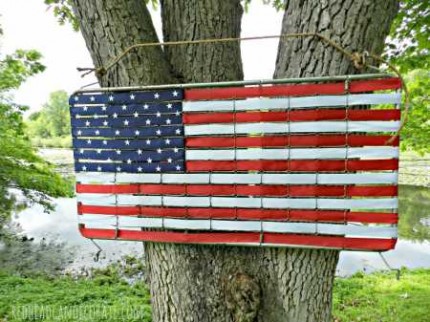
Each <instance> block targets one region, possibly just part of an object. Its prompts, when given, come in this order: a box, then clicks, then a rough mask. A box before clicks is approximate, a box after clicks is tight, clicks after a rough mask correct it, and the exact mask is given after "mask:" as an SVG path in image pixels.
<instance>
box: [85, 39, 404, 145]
mask: <svg viewBox="0 0 430 322" xmlns="http://www.w3.org/2000/svg"><path fill="white" fill-rule="evenodd" d="M308 37H315V38H318V39H319V40H320V41H321V42H323V43H326V44H328V45H330V46H331V47H333V48H334V49H336V50H337V51H339V52H340V53H342V54H343V55H344V56H345V57H347V58H348V59H349V60H350V61H351V62H352V64H353V65H354V67H355V68H356V69H358V70H361V69H364V68H366V67H367V68H370V69H376V70H377V71H378V72H380V70H379V68H377V67H375V66H372V65H370V64H369V63H368V61H367V60H366V58H367V57H370V58H372V59H374V60H375V61H377V62H379V63H381V64H385V65H387V66H388V68H389V69H391V70H392V71H393V72H394V74H396V76H397V77H399V79H400V80H401V81H402V89H403V91H404V93H405V102H404V106H405V108H404V116H403V118H402V121H401V124H400V127H399V130H398V131H397V133H396V135H399V133H400V131H401V130H402V128H403V126H404V124H405V122H406V119H407V116H408V113H409V105H410V97H409V91H408V88H407V86H406V84H405V82H404V79H403V77H402V74H401V73H400V72H399V70H398V69H397V68H396V67H395V66H394V65H393V64H391V63H389V62H388V61H386V60H385V59H383V58H382V57H381V56H379V55H376V54H373V53H369V52H367V51H364V52H362V53H360V52H349V51H347V50H346V49H345V48H343V47H342V46H341V45H339V44H338V43H336V42H334V41H333V40H331V39H330V38H328V37H326V36H324V35H322V34H319V33H314V32H304V33H290V34H281V35H270V36H258V37H243V38H240V37H239V38H233V37H228V38H213V39H199V40H179V41H168V42H149V43H138V44H134V45H132V46H130V47H127V48H126V49H125V50H124V51H123V52H122V53H121V54H119V55H118V56H116V57H115V58H114V59H113V60H111V61H110V62H109V63H108V64H107V65H105V66H101V67H98V68H78V71H79V72H84V73H83V74H82V77H85V76H86V75H88V74H91V73H93V72H94V73H95V75H96V76H98V77H102V76H104V75H105V74H106V73H107V72H108V71H109V70H110V69H111V68H112V67H114V66H115V65H116V64H118V62H119V61H120V60H122V59H123V58H124V57H125V56H127V55H128V54H129V53H130V52H131V51H132V50H134V49H137V48H145V47H158V46H177V45H195V44H216V43H227V42H236V41H238V42H241V41H249V40H262V39H289V38H308ZM394 139H395V135H393V136H392V137H391V138H390V139H389V140H388V141H387V143H392V141H393V140H394Z"/></svg>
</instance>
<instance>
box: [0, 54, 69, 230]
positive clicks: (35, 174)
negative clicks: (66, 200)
mask: <svg viewBox="0 0 430 322" xmlns="http://www.w3.org/2000/svg"><path fill="white" fill-rule="evenodd" d="M40 58H41V55H40V54H39V53H38V52H36V51H33V50H30V51H24V50H17V51H16V52H15V53H13V54H10V55H6V56H5V57H4V58H3V57H0V235H1V234H2V232H1V227H2V226H3V224H4V223H5V221H6V220H7V219H8V217H9V215H10V213H11V211H12V210H14V209H16V208H17V207H19V206H21V205H22V204H23V203H28V202H30V203H31V202H39V203H41V204H43V205H45V206H46V207H48V208H49V206H50V203H49V201H48V196H54V197H55V196H66V195H70V194H71V190H70V186H68V185H66V184H65V183H64V181H63V180H62V179H61V177H60V176H59V175H57V174H55V173H54V172H53V171H52V170H53V169H52V167H51V166H50V165H49V164H48V163H47V162H45V161H43V160H42V159H41V158H40V157H38V156H37V154H36V152H35V151H34V150H33V148H32V147H31V145H30V141H29V139H28V137H27V136H26V134H25V131H24V129H25V126H24V122H23V117H22V113H23V112H24V111H25V110H26V109H27V108H26V107H24V106H19V105H17V104H15V103H13V102H12V99H11V96H10V94H9V91H10V90H13V89H17V88H18V87H19V86H20V85H21V84H22V83H23V82H24V81H25V80H26V79H27V78H28V77H30V76H32V75H34V74H36V73H40V72H42V71H43V70H44V66H43V65H42V64H41V63H40V62H39V59H40ZM11 188H16V189H17V190H18V191H20V192H22V193H23V194H24V197H25V198H24V199H23V198H21V199H23V200H24V202H22V201H23V200H21V202H20V201H18V199H17V197H16V196H17V193H14V192H13V191H12V190H11ZM0 237H1V236H0Z"/></svg>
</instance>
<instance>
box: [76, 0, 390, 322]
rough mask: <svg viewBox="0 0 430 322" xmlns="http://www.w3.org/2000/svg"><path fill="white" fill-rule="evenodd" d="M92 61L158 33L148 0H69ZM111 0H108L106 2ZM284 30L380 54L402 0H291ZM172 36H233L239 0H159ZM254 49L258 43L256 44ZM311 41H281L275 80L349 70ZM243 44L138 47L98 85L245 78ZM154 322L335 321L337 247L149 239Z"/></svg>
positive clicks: (102, 61)
mask: <svg viewBox="0 0 430 322" xmlns="http://www.w3.org/2000/svg"><path fill="white" fill-rule="evenodd" d="M73 1H74V4H75V7H76V12H77V15H78V18H79V19H80V23H81V29H82V32H83V35H84V38H85V40H86V43H87V46H88V49H89V50H90V52H91V55H92V57H93V60H94V63H95V65H96V66H101V65H103V64H106V62H107V61H109V59H110V58H112V57H114V56H115V55H117V54H118V53H120V52H121V51H122V50H123V49H124V48H125V47H127V46H129V45H132V44H134V43H139V42H144V41H147V42H149V41H155V40H156V36H155V32H154V28H153V26H152V22H151V21H150V17H149V13H148V11H147V9H146V7H145V6H144V1H139V0H130V1H120V0H111V1H109V2H108V1H104V0H94V1H84V0H73ZM107 2H108V3H107ZM287 3H288V7H287V9H286V11H285V15H284V20H283V24H282V32H283V33H289V32H307V31H312V32H321V33H323V34H325V35H327V36H329V37H331V38H332V39H333V40H335V41H337V42H339V43H340V44H342V45H343V46H344V47H346V48H347V49H349V50H352V51H353V50H364V49H367V50H371V51H373V52H375V53H380V52H381V50H382V46H383V42H384V39H385V37H386V35H387V34H388V30H389V26H390V24H391V21H392V19H393V17H394V14H395V13H396V11H397V7H398V0H386V1H374V0H359V1H355V0H331V1H328V0H323V1H321V0H290V1H287ZM161 8H162V19H163V32H164V39H165V40H166V41H172V40H191V39H203V38H219V37H237V36H239V33H240V21H241V16H242V9H241V7H240V1H239V0H190V1H176V0H161ZM255 46H259V44H258V43H256V44H255ZM353 72H355V70H354V69H353V68H352V67H351V64H350V62H349V61H348V60H347V59H345V58H344V57H343V56H341V54H340V53H337V52H335V50H334V49H332V48H330V47H328V46H327V45H323V44H321V43H319V42H317V41H315V40H313V39H306V40H303V39H300V40H288V41H285V42H281V43H280V46H279V52H278V58H277V63H276V71H275V77H298V76H315V75H336V74H344V73H353ZM242 77H243V72H242V64H241V58H240V50H239V47H238V45H237V44H234V43H230V44H223V45H219V44H217V45H215V44H214V45H208V44H206V45H197V46H193V45H187V46H179V47H174V48H173V47H172V48H168V49H167V50H166V52H165V53H164V52H161V50H160V49H159V48H153V49H151V50H149V49H145V50H139V51H138V52H136V54H134V55H132V56H130V57H128V58H127V59H126V60H124V61H123V62H121V63H120V64H119V66H117V67H116V68H115V69H113V70H112V72H110V73H108V75H106V76H104V77H100V81H101V82H102V85H104V86H106V85H114V86H121V85H131V84H141V85H144V84H150V83H152V84H159V83H167V82H171V81H172V80H173V81H174V80H178V81H180V82H190V81H196V82H202V81H221V80H239V79H242ZM145 253H146V260H147V272H146V274H147V277H148V279H149V285H150V289H151V296H152V308H153V321H154V322H181V321H195V322H256V321H259V322H279V321H283V322H284V321H285V322H298V321H300V322H306V321H318V322H321V321H329V320H330V310H331V292H332V287H333V278H334V273H335V268H336V264H337V261H338V255H339V253H338V252H337V251H331V250H312V249H286V248H251V247H249V248H245V247H227V246H198V245H171V244H153V243H152V244H151V243H148V244H146V252H145Z"/></svg>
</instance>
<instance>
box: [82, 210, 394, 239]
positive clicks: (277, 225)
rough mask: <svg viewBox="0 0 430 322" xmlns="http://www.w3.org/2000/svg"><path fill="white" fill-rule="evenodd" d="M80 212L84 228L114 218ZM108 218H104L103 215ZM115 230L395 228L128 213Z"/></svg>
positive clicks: (356, 231) (351, 232) (352, 231)
mask: <svg viewBox="0 0 430 322" xmlns="http://www.w3.org/2000/svg"><path fill="white" fill-rule="evenodd" d="M97 217H98V219H97V218H95V217H94V216H93V215H80V216H79V222H80V223H82V224H85V226H87V227H88V228H111V229H112V228H114V227H116V224H117V222H116V218H115V217H112V216H109V217H108V216H104V215H103V216H100V215H99V216H97ZM106 217H108V218H106ZM118 228H119V229H129V228H166V229H179V230H183V229H187V230H188V229H196V230H215V231H257V232H259V231H263V232H275V233H295V234H323V235H325V234H327V235H340V236H351V237H352V236H355V237H365V236H368V237H384V238H395V237H397V228H396V227H391V226H382V225H381V226H364V225H354V224H346V225H344V224H323V223H297V222H273V221H240V220H196V219H191V220H190V219H172V218H165V219H161V218H137V217H130V216H123V217H121V216H120V217H119V222H118Z"/></svg>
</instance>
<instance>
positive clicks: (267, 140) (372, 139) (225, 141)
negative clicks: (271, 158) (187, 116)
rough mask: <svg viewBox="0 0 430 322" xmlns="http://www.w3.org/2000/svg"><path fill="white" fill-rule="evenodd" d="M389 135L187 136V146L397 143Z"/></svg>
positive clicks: (294, 145) (241, 146)
mask: <svg viewBox="0 0 430 322" xmlns="http://www.w3.org/2000/svg"><path fill="white" fill-rule="evenodd" d="M391 138H392V137H391V136H389V135H375V136H372V135H359V134H352V135H281V136H256V137H228V136H227V137H188V138H186V139H185V145H186V147H188V148H206V147H211V148H234V147H238V148H248V147H284V146H291V147H320V146H351V147H356V146H366V145H367V146H379V145H392V146H398V145H399V137H398V136H396V137H395V138H394V140H392V141H390V139H391Z"/></svg>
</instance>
